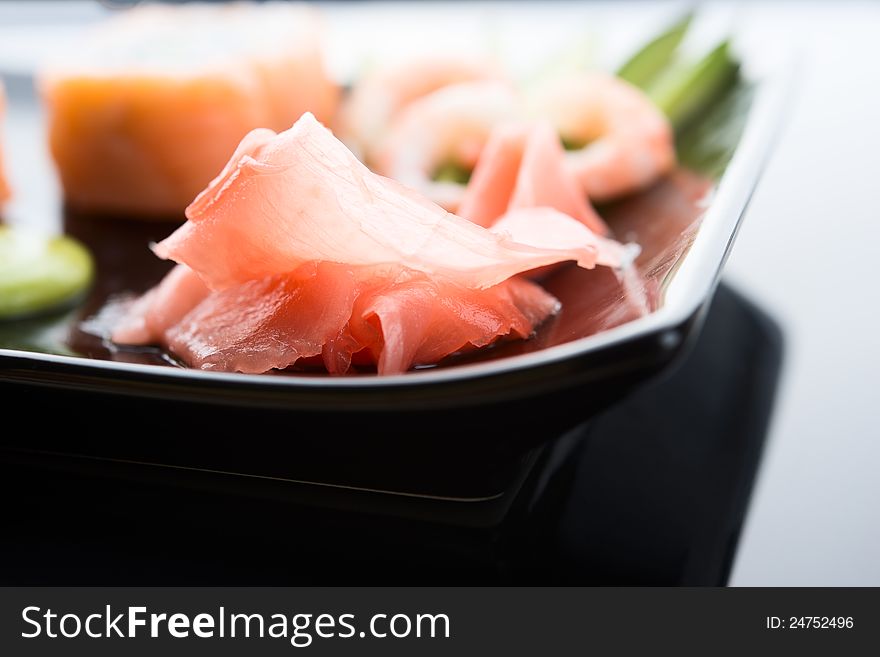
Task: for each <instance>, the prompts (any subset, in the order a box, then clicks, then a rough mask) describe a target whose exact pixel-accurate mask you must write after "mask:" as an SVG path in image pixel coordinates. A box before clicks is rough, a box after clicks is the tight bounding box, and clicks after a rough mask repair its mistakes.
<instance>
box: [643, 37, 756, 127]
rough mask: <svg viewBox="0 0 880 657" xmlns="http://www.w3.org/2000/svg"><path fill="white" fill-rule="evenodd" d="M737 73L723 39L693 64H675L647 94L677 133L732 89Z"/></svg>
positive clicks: (737, 66)
mask: <svg viewBox="0 0 880 657" xmlns="http://www.w3.org/2000/svg"><path fill="white" fill-rule="evenodd" d="M738 71H739V63H738V62H737V61H736V60H735V59H734V58H733V56H732V55H731V53H730V43H729V41H726V40H725V41H722V42H721V43H720V44H718V45H717V46H716V47H715V48H713V49H712V50H711V51H710V52H709V54H707V55H706V56H705V57H703V58H702V59H700V60H699V61H698V62H697V63H696V64H694V63H690V62H678V63H676V64H675V65H673V66H671V67H670V68H668V69H667V70H666V71H664V73H663V74H662V75H661V76H660V77H659V78H658V79H657V81H656V82H654V83H653V84H652V85H651V86H650V88H649V89H648V95H649V96H650V97H651V100H653V101H654V103H656V105H657V106H658V107H659V108H660V109H661V110H662V111H663V112H664V113H665V114H666V116H667V117H669V120H670V121H671V122H672V125H673V127H674V128H675V130H676V132H679V131H680V130H682V129H683V128H684V127H685V126H687V124H688V123H689V122H691V121H692V120H693V119H694V118H696V117H697V116H698V115H700V114H702V113H704V112H705V111H706V110H707V108H708V107H710V106H711V105H712V104H713V103H714V102H715V101H717V100H718V99H719V98H721V97H722V96H723V95H724V94H725V92H727V91H728V90H729V89H730V88H731V86H733V83H734V82H735V81H736V78H737V74H738Z"/></svg>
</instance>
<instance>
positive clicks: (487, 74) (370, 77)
mask: <svg viewBox="0 0 880 657" xmlns="http://www.w3.org/2000/svg"><path fill="white" fill-rule="evenodd" d="M500 77H501V75H500V72H499V70H498V68H497V67H496V66H494V65H493V64H491V63H489V62H482V61H474V60H473V59H471V58H469V59H463V58H460V59H456V58H450V57H448V56H444V57H443V58H440V57H422V58H417V59H413V60H409V61H406V62H404V63H401V64H397V65H395V66H390V67H386V68H381V69H378V70H376V71H375V72H372V73H368V74H367V75H365V76H364V77H362V78H361V79H360V80H358V82H357V83H356V84H355V86H354V88H353V89H352V92H351V95H350V96H349V97H348V99H347V100H346V101H345V103H344V104H343V106H342V108H341V109H340V112H339V115H338V118H337V122H336V124H335V125H334V128H335V132H337V133H338V135H339V138H340V139H341V140H342V141H343V142H344V143H345V144H346V146H348V147H349V149H351V150H352V151H353V152H354V153H355V155H357V156H358V157H360V158H361V159H362V160H364V161H365V162H366V163H367V164H369V160H370V155H371V153H372V151H373V149H374V148H375V146H376V143H377V141H378V140H379V139H381V137H382V135H383V133H384V131H385V129H386V128H387V127H388V124H389V123H390V122H391V120H392V119H393V118H394V116H395V114H397V113H398V112H399V111H400V110H401V109H403V108H404V107H406V106H407V105H409V104H410V103H411V102H413V101H415V100H417V99H419V98H421V97H423V96H426V95H428V94H430V93H431V92H433V91H437V90H438V89H442V88H443V87H446V86H449V85H451V84H457V83H460V82H473V81H476V80H492V79H500Z"/></svg>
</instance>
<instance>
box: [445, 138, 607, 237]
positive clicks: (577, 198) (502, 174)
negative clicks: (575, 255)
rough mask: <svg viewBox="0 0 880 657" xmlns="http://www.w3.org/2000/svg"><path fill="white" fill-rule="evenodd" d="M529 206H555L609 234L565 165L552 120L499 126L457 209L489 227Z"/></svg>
mask: <svg viewBox="0 0 880 657" xmlns="http://www.w3.org/2000/svg"><path fill="white" fill-rule="evenodd" d="M529 207H550V208H554V209H556V210H559V211H560V212H563V213H565V214H567V215H569V216H570V217H574V218H575V219H577V220H578V221H580V222H581V223H582V224H584V225H585V226H586V227H587V228H589V229H590V230H592V231H594V232H596V233H599V234H600V235H605V234H607V233H608V227H607V226H606V225H605V222H603V221H602V219H601V218H600V217H599V215H598V214H597V213H596V211H595V210H594V209H593V208H592V207H591V206H590V204H589V203H588V202H587V199H586V196H585V195H584V193H583V191H582V190H581V187H580V184H579V183H578V182H577V180H576V179H575V178H574V176H573V175H572V174H571V173H570V172H569V171H568V169H567V168H566V165H565V151H564V150H563V148H562V144H561V143H560V141H559V137H558V135H557V134H556V131H555V130H554V129H553V127H552V126H551V125H550V124H549V123H546V122H537V123H533V124H528V123H512V124H506V125H501V126H498V127H497V128H495V130H493V132H492V134H491V135H490V137H489V141H488V143H487V144H486V146H485V148H484V149H483V151H482V154H481V155H480V159H479V160H478V161H477V165H476V167H475V168H474V172H473V175H472V176H471V179H470V182H469V183H468V186H467V189H466V190H465V194H464V198H463V199H462V202H461V205H460V206H459V209H458V213H459V214H460V215H461V216H462V217H464V218H466V219H470V220H471V221H473V222H474V223H476V224H479V225H480V226H487V227H488V226H491V225H492V224H493V223H494V222H495V221H497V220H498V219H499V218H500V217H501V216H502V215H503V214H505V213H506V212H508V211H510V210H516V209H518V208H529Z"/></svg>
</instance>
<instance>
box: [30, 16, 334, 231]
mask: <svg viewBox="0 0 880 657" xmlns="http://www.w3.org/2000/svg"><path fill="white" fill-rule="evenodd" d="M39 83H40V89H41V92H42V95H43V97H44V99H45V102H46V105H47V109H48V115H49V145H50V149H51V152H52V155H53V157H54V159H55V162H56V164H57V167H58V172H59V174H60V178H61V183H62V186H63V188H64V194H65V198H66V201H67V202H68V203H69V204H70V205H72V206H75V207H77V208H79V209H82V210H84V211H88V212H94V213H101V214H114V215H130V216H139V217H149V218H172V219H178V218H182V214H183V210H184V209H185V208H186V206H187V205H189V203H190V202H191V201H192V200H193V198H195V196H196V195H197V194H198V193H199V192H200V191H201V190H202V189H204V188H205V186H206V185H207V184H208V183H209V182H210V181H211V179H212V178H213V177H214V176H215V175H217V172H218V171H220V169H222V168H223V165H224V164H225V163H226V161H227V159H228V158H229V154H230V153H232V152H233V151H234V150H235V147H236V146H237V144H238V143H239V141H240V140H241V139H242V137H244V135H246V134H247V133H248V132H249V131H250V130H252V129H254V128H257V127H266V128H271V129H275V130H281V129H283V128H286V127H288V126H290V125H291V123H293V122H294V121H296V120H297V119H298V118H299V117H300V116H301V115H302V114H303V113H305V112H306V111H310V112H312V113H313V114H315V115H316V116H318V117H319V118H320V119H321V120H323V121H327V122H329V121H331V120H332V118H333V114H334V112H335V109H336V105H337V103H338V99H339V89H338V86H337V85H336V84H335V83H334V81H333V80H332V79H331V78H330V77H329V75H328V74H327V72H326V70H325V68H324V62H323V56H322V51H321V43H320V22H319V19H318V16H317V14H316V13H315V11H314V10H313V9H312V8H309V7H306V6H303V5H296V4H294V5H286V4H281V3H277V4H272V3H270V4H267V5H249V4H231V5H229V6H221V7H216V6H210V5H190V6H178V7H174V6H158V5H148V6H142V7H138V8H136V9H132V10H129V11H127V12H125V13H123V14H121V15H118V16H116V17H113V18H111V19H109V20H108V21H106V22H105V23H103V24H101V25H100V26H98V27H97V28H96V29H95V30H94V31H93V33H92V34H90V35H89V38H88V40H87V41H85V42H84V43H83V45H82V48H81V49H80V51H78V52H75V53H71V58H70V59H69V60H67V61H63V62H59V63H57V64H54V65H49V66H48V67H47V68H46V69H45V70H44V71H43V72H42V74H41V75H40V81H39Z"/></svg>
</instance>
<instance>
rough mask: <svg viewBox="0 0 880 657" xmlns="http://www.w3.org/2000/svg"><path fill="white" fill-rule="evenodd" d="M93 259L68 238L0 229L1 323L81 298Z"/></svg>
mask: <svg viewBox="0 0 880 657" xmlns="http://www.w3.org/2000/svg"><path fill="white" fill-rule="evenodd" d="M93 274H94V264H93V262H92V257H91V255H90V254H89V252H88V251H87V250H86V248H85V247H84V246H83V245H82V244H80V243H79V242H77V241H76V240H74V239H72V238H70V237H64V236H59V237H45V236H43V235H38V234H34V233H30V232H27V231H23V230H20V229H15V228H11V227H9V226H0V319H17V318H21V317H25V316H28V315H34V314H37V313H41V312H44V311H47V310H51V309H53V308H56V307H58V306H61V305H63V304H65V303H68V302H70V301H72V300H73V299H74V298H76V297H77V296H79V295H80V294H82V293H83V292H84V291H85V290H86V288H87V287H88V286H89V283H91V281H92V276H93Z"/></svg>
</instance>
